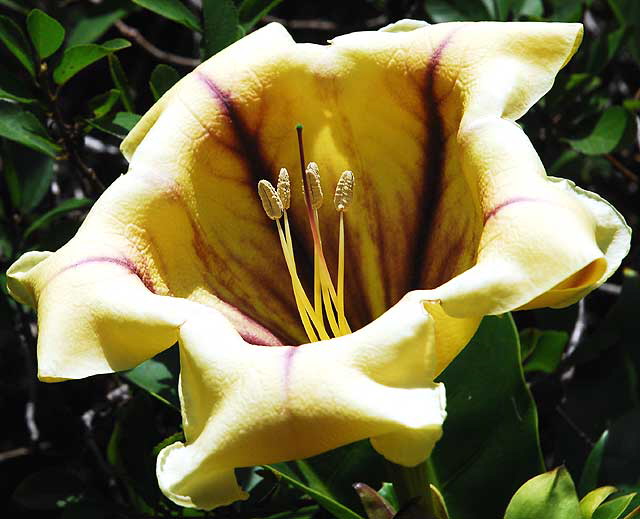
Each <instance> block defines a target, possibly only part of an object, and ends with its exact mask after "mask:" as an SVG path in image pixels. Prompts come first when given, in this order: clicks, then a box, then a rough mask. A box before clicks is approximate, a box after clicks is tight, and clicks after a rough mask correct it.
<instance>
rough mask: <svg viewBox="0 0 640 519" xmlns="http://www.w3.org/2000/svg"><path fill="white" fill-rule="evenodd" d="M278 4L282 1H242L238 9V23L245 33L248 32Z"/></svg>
mask: <svg viewBox="0 0 640 519" xmlns="http://www.w3.org/2000/svg"><path fill="white" fill-rule="evenodd" d="M280 3H282V0H243V2H242V3H241V4H240V7H239V8H238V17H239V20H240V23H241V24H242V26H243V27H244V29H245V30H246V31H249V30H251V29H253V27H254V26H255V24H256V23H258V22H259V21H260V20H261V19H262V18H263V17H264V15H266V14H267V13H269V11H271V10H272V9H273V8H274V7H276V6H277V5H278V4H280Z"/></svg>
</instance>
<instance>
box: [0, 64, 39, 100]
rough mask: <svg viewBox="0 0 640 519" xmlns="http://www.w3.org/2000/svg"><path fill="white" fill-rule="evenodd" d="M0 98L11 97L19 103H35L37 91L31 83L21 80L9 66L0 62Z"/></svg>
mask: <svg viewBox="0 0 640 519" xmlns="http://www.w3.org/2000/svg"><path fill="white" fill-rule="evenodd" d="M0 99H9V100H11V101H17V102H18V103H25V104H30V103H35V102H36V99H35V93H34V91H33V88H32V87H31V85H30V84H28V83H26V82H25V81H20V80H19V79H17V78H16V77H15V74H13V73H11V72H10V71H9V70H8V69H7V68H5V67H4V66H2V65H1V64H0Z"/></svg>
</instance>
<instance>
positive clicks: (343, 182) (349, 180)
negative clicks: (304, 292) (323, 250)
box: [333, 171, 355, 334]
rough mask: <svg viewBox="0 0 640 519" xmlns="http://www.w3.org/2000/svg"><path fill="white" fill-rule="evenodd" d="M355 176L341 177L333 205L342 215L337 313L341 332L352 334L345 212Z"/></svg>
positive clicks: (344, 175) (343, 175) (350, 174)
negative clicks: (346, 307) (346, 278)
mask: <svg viewBox="0 0 640 519" xmlns="http://www.w3.org/2000/svg"><path fill="white" fill-rule="evenodd" d="M354 181H355V179H354V176H353V172H351V171H344V172H343V173H342V175H340V180H338V185H337V186H336V192H335V196H334V197H333V203H334V205H335V206H336V209H337V210H338V212H339V213H340V237H339V241H338V294H337V297H336V311H337V313H338V321H339V324H340V332H341V333H343V334H346V333H351V330H350V328H349V324H348V323H347V319H346V316H345V314H344V212H345V211H346V209H347V207H349V205H350V204H351V201H352V200H353V186H354Z"/></svg>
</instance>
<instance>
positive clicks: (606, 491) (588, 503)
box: [580, 487, 616, 519]
mask: <svg viewBox="0 0 640 519" xmlns="http://www.w3.org/2000/svg"><path fill="white" fill-rule="evenodd" d="M614 492H616V487H600V488H596V489H595V490H592V491H591V492H589V493H588V494H587V495H586V496H584V497H583V498H582V499H581V500H580V511H581V512H582V516H583V518H584V519H591V518H592V516H593V513H594V512H595V511H596V509H597V508H598V507H599V506H600V505H601V504H602V503H603V502H604V501H605V499H607V498H608V497H609V496H610V495H611V494H613V493H614Z"/></svg>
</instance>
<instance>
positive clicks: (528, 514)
mask: <svg viewBox="0 0 640 519" xmlns="http://www.w3.org/2000/svg"><path fill="white" fill-rule="evenodd" d="M543 517H544V519H581V517H582V514H581V512H580V504H579V503H578V497H577V496H576V489H575V488H574V486H573V481H572V480H571V476H570V475H569V473H568V472H567V470H566V469H565V468H564V467H560V468H557V469H554V470H552V471H550V472H546V473H545V474H540V475H539V476H536V477H535V478H533V479H530V480H529V481H527V482H526V483H525V484H524V485H522V487H520V489H519V490H518V491H517V492H516V494H515V495H514V496H513V499H512V500H511V502H510V503H509V506H508V507H507V512H506V514H505V516H504V519H541V518H543Z"/></svg>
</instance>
